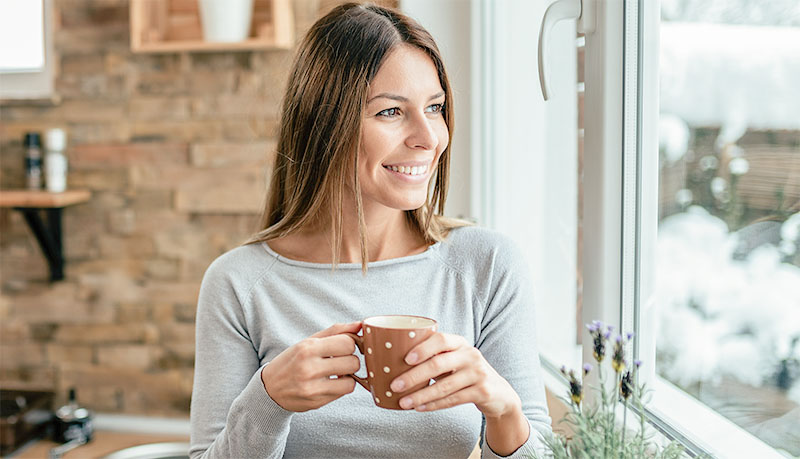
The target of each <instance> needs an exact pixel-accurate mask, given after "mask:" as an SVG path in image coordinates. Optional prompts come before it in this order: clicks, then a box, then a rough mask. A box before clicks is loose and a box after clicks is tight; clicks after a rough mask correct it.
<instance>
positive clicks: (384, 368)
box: [383, 367, 391, 373]
mask: <svg viewBox="0 0 800 459" xmlns="http://www.w3.org/2000/svg"><path fill="white" fill-rule="evenodd" d="M389 371H391V370H389V367H383V372H384V373H388V372H389Z"/></svg>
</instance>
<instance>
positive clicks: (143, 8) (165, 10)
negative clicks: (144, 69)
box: [130, 0, 294, 53]
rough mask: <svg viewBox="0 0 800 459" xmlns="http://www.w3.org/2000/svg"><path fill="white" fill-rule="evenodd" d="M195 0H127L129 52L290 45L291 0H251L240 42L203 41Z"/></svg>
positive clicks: (292, 37) (246, 48) (240, 48)
mask: <svg viewBox="0 0 800 459" xmlns="http://www.w3.org/2000/svg"><path fill="white" fill-rule="evenodd" d="M197 1H198V0H131V3H130V21H131V49H132V50H133V52H135V53H170V52H181V51H237V50H253V49H275V48H283V49H288V48H291V47H292V46H293V45H294V18H293V15H292V10H291V0H255V1H254V2H253V19H252V24H251V26H250V36H249V38H247V39H246V40H244V41H240V42H234V43H217V42H207V41H204V40H203V30H202V25H201V22H200V12H199V6H198V4H197Z"/></svg>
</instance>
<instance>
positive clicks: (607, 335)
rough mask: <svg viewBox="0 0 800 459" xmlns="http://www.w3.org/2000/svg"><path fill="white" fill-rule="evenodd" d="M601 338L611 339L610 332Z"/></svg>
mask: <svg viewBox="0 0 800 459" xmlns="http://www.w3.org/2000/svg"><path fill="white" fill-rule="evenodd" d="M603 338H605V339H608V338H611V330H609V331H607V332H605V333H603Z"/></svg>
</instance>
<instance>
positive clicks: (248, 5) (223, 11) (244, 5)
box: [200, 0, 253, 42]
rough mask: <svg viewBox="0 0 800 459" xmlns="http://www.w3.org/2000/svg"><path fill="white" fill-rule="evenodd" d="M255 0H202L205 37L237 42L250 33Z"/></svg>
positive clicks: (216, 40)
mask: <svg viewBox="0 0 800 459" xmlns="http://www.w3.org/2000/svg"><path fill="white" fill-rule="evenodd" d="M252 18H253V0H200V22H201V23H202V24H203V39H204V40H205V41H215V42H237V41H243V40H246V39H247V37H248V36H249V35H250V22H251V20H252Z"/></svg>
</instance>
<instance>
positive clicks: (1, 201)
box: [0, 190, 92, 209]
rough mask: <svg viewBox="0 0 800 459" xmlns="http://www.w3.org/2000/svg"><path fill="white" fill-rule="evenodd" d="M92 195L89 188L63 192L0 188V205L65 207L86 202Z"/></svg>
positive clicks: (43, 207) (44, 207)
mask: <svg viewBox="0 0 800 459" xmlns="http://www.w3.org/2000/svg"><path fill="white" fill-rule="evenodd" d="M91 196H92V193H90V192H89V190H68V191H64V192H63V193H50V192H49V191H33V190H0V207H35V208H37V209H48V208H53V207H67V206H71V205H73V204H80V203H82V202H86V201H88V200H89V198H90V197H91Z"/></svg>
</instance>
